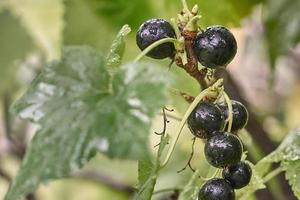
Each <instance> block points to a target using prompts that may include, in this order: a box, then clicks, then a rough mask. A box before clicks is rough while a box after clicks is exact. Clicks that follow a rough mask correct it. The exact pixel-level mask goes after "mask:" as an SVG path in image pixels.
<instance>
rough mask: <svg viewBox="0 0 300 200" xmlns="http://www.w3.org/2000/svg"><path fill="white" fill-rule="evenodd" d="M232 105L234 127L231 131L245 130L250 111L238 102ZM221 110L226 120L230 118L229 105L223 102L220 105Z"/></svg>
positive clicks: (233, 102) (232, 102)
mask: <svg viewBox="0 0 300 200" xmlns="http://www.w3.org/2000/svg"><path fill="white" fill-rule="evenodd" d="M231 104H232V118H233V119H232V126H231V131H237V130H240V129H242V128H244V127H245V126H246V124H247V122H248V115H249V114H248V111H247V108H246V107H245V106H244V105H243V104H242V103H240V102H238V101H231ZM218 106H219V108H220V109H221V110H222V113H223V116H224V118H225V119H227V117H228V107H227V104H226V103H224V102H222V103H219V104H218Z"/></svg>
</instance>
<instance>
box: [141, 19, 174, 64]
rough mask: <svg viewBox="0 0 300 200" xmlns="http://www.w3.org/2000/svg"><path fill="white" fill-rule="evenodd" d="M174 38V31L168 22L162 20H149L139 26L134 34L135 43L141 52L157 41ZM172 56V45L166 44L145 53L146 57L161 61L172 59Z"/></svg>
mask: <svg viewBox="0 0 300 200" xmlns="http://www.w3.org/2000/svg"><path fill="white" fill-rule="evenodd" d="M175 37H176V35H175V31H174V29H173V27H172V26H171V24H170V23H169V22H167V21H165V20H163V19H149V20H147V21H145V22H144V23H143V24H142V25H141V26H140V28H139V30H138V32H137V34H136V43H137V45H138V47H139V48H140V49H141V50H144V49H146V48H147V47H148V46H150V45H151V44H152V43H154V42H156V41H158V40H161V39H163V38H175ZM174 54H175V47H174V44H173V43H171V42H166V43H163V44H160V45H158V46H157V47H155V48H153V49H152V50H151V51H149V52H148V53H147V56H149V57H151V58H155V59H163V58H167V57H173V56H174Z"/></svg>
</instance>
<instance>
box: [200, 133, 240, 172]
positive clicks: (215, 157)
mask: <svg viewBox="0 0 300 200" xmlns="http://www.w3.org/2000/svg"><path fill="white" fill-rule="evenodd" d="M204 153H205V157H206V160H207V161H208V162H209V163H210V164H211V165H212V166H214V167H218V168H224V167H227V166H229V165H234V164H236V163H238V162H239V161H240V160H241V157H242V153H243V146H242V143H241V142H240V140H239V139H238V137H237V136H235V135H233V134H231V133H228V132H224V131H218V132H215V133H214V135H213V136H211V137H210V138H209V139H208V140H207V143H206V144H205V147H204Z"/></svg>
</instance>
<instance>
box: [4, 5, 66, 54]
mask: <svg viewBox="0 0 300 200" xmlns="http://www.w3.org/2000/svg"><path fill="white" fill-rule="evenodd" d="M6 3H7V5H8V8H10V10H11V11H12V12H13V13H15V15H16V16H17V17H19V18H20V21H21V22H22V24H23V26H24V27H25V28H26V29H27V31H28V33H29V34H30V36H31V37H32V38H33V40H34V41H35V42H36V44H37V45H38V46H39V47H40V48H41V49H42V50H43V51H44V52H45V54H46V57H47V59H48V60H52V59H55V58H59V56H60V51H61V42H62V30H63V27H64V20H63V16H64V6H63V1H62V0H43V1H40V0H23V1H22V3H20V2H19V1H18V0H7V2H6Z"/></svg>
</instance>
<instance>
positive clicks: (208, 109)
mask: <svg viewBox="0 0 300 200" xmlns="http://www.w3.org/2000/svg"><path fill="white" fill-rule="evenodd" d="M187 124H188V127H189V129H190V130H191V132H192V133H193V134H194V135H195V136H196V137H199V138H208V137H209V135H211V134H212V133H213V132H214V131H219V130H221V129H223V127H224V124H225V120H224V118H223V115H222V112H221V110H220V109H219V108H218V107H217V106H216V105H215V104H213V103H209V102H200V103H199V104H198V105H197V106H196V108H195V109H194V110H193V111H192V112H191V114H190V116H189V117H188V119H187Z"/></svg>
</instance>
